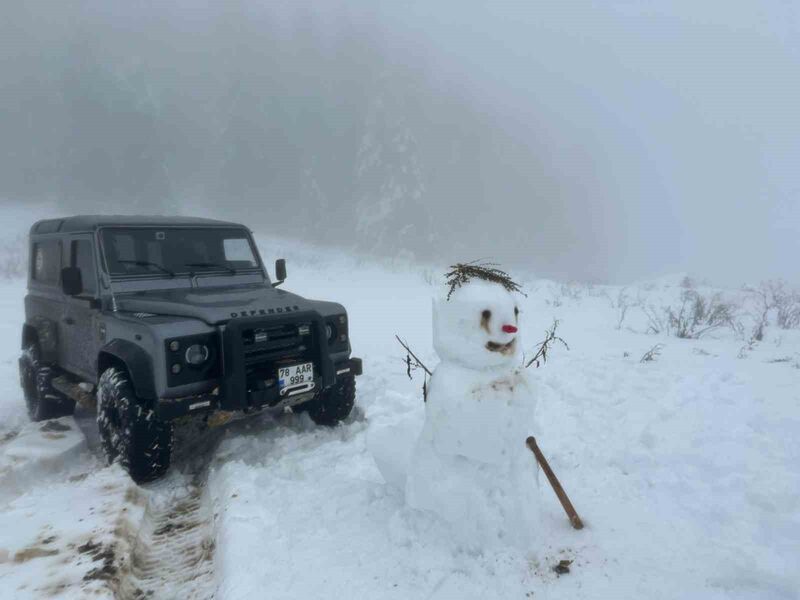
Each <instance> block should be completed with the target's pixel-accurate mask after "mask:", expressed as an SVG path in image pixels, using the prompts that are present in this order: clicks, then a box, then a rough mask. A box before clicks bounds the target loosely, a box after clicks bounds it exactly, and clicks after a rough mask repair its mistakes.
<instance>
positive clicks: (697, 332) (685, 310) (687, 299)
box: [664, 289, 738, 339]
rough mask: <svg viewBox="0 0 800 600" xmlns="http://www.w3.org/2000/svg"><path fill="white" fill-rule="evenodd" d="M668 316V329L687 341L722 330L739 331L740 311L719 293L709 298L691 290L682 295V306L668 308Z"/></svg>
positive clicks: (666, 309) (666, 313) (666, 310)
mask: <svg viewBox="0 0 800 600" xmlns="http://www.w3.org/2000/svg"><path fill="white" fill-rule="evenodd" d="M664 313H665V316H666V323H667V326H668V330H669V331H670V332H672V333H673V334H674V335H675V337H679V338H683V339H698V338H700V337H702V336H703V335H705V334H706V333H709V332H711V331H713V330H715V329H718V328H720V327H730V328H731V329H733V330H734V331H736V330H737V329H738V327H737V326H738V322H737V315H736V308H735V307H734V305H733V304H731V303H728V302H724V301H723V300H722V295H721V294H719V293H716V294H713V295H712V296H709V297H705V296H703V295H702V294H701V293H700V292H698V291H697V290H694V289H687V290H685V291H684V292H683V293H682V294H681V304H680V306H678V307H673V306H667V307H665V308H664Z"/></svg>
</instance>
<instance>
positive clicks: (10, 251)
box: [0, 235, 28, 279]
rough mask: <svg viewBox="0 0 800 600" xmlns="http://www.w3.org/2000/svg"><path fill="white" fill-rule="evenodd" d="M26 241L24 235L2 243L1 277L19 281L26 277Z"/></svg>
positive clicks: (0, 253)
mask: <svg viewBox="0 0 800 600" xmlns="http://www.w3.org/2000/svg"><path fill="white" fill-rule="evenodd" d="M25 240H26V237H25V236H24V235H19V236H17V237H15V238H10V239H8V238H7V239H4V240H2V241H0V277H3V278H4V279H18V278H20V277H24V276H25V265H26V264H27V262H28V246H27V244H26V243H25Z"/></svg>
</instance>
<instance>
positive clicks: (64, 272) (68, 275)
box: [61, 267, 83, 296]
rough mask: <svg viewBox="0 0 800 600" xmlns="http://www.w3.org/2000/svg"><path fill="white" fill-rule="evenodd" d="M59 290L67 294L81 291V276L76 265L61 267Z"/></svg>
mask: <svg viewBox="0 0 800 600" xmlns="http://www.w3.org/2000/svg"><path fill="white" fill-rule="evenodd" d="M61 290H62V291H63V292H64V293H65V294H66V295H67V296H77V295H78V294H80V293H81V292H82V291H83V278H82V277H81V270H80V269H79V268H78V267H64V268H63V269H61Z"/></svg>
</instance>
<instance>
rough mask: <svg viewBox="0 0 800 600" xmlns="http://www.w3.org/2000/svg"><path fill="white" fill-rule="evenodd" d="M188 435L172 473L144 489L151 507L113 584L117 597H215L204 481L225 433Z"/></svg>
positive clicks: (209, 514) (210, 525) (203, 599)
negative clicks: (188, 437)
mask: <svg viewBox="0 0 800 600" xmlns="http://www.w3.org/2000/svg"><path fill="white" fill-rule="evenodd" d="M190 427H192V428H193V426H190ZM176 433H177V432H176ZM189 435H190V442H189V443H184V444H180V440H179V439H176V445H175V450H176V451H177V453H178V455H177V456H176V457H175V461H174V463H175V464H174V465H173V467H172V470H171V472H170V474H169V475H167V477H166V478H165V479H162V480H160V481H157V482H154V483H152V484H148V485H147V486H145V487H144V488H143V490H144V491H145V493H146V495H147V506H146V508H145V511H144V516H143V518H142V522H141V524H140V526H139V529H138V531H137V533H136V534H135V539H134V540H133V543H132V544H131V552H130V556H129V557H127V560H125V561H124V562H123V564H122V567H121V569H120V574H119V577H118V579H117V581H116V582H115V585H114V595H115V598H117V599H118V600H142V599H145V598H147V599H152V600H162V599H163V600H173V599H181V600H183V599H186V600H189V599H192V600H212V599H213V598H214V595H215V583H216V580H215V577H214V560H213V559H214V530H213V517H214V515H213V510H212V507H211V501H210V498H209V496H208V494H207V493H206V491H205V484H206V479H207V475H208V467H209V465H210V463H211V460H212V458H213V456H214V450H215V449H216V446H217V444H218V442H219V439H220V437H221V432H220V431H215V430H206V431H202V432H199V433H198V432H197V430H196V429H195V430H194V433H193V434H189ZM192 435H193V437H191V436H192ZM179 437H180V435H176V438H179ZM181 455H183V457H182V456H181Z"/></svg>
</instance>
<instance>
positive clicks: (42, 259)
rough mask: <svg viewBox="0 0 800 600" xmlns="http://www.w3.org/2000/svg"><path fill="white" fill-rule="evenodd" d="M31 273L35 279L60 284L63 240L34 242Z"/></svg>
mask: <svg viewBox="0 0 800 600" xmlns="http://www.w3.org/2000/svg"><path fill="white" fill-rule="evenodd" d="M31 267H32V270H31V275H32V277H33V279H34V281H38V282H40V283H46V284H48V285H58V279H59V275H60V271H61V242H60V241H59V240H43V241H41V242H36V243H34V244H33V254H32V265H31Z"/></svg>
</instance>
